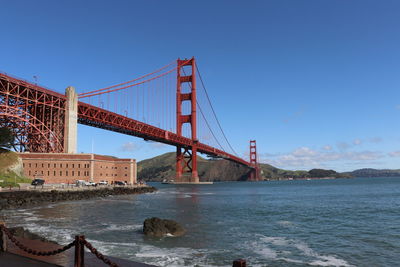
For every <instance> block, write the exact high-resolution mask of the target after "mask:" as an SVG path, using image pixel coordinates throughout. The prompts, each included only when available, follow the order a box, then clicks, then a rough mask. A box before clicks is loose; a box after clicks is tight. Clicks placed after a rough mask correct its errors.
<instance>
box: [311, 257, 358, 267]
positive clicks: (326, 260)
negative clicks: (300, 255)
mask: <svg viewBox="0 0 400 267" xmlns="http://www.w3.org/2000/svg"><path fill="white" fill-rule="evenodd" d="M319 258H320V259H319V260H316V261H312V262H309V263H308V264H309V265H314V266H353V265H350V264H349V263H348V262H346V261H345V260H342V259H338V258H336V257H334V256H319Z"/></svg>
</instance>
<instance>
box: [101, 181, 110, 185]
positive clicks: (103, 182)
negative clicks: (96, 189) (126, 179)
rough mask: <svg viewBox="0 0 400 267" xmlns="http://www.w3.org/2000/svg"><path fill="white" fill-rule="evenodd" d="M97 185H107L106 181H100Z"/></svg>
mask: <svg viewBox="0 0 400 267" xmlns="http://www.w3.org/2000/svg"><path fill="white" fill-rule="evenodd" d="M99 185H108V181H103V180H101V181H100V182H99Z"/></svg>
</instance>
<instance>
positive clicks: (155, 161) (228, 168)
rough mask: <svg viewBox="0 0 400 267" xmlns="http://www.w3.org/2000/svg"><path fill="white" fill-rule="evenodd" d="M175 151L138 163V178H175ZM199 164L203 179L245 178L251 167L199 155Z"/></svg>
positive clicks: (234, 179) (228, 179)
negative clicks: (208, 158)
mask: <svg viewBox="0 0 400 267" xmlns="http://www.w3.org/2000/svg"><path fill="white" fill-rule="evenodd" d="M175 155H176V154H175V153H174V152H170V153H166V154H163V155H160V156H157V157H154V158H151V159H146V160H143V161H140V162H139V163H138V178H139V179H143V180H145V181H162V180H163V179H174V177H175V164H176V163H175V157H176V156H175ZM197 166H198V172H199V177H200V180H201V181H232V180H233V181H237V180H245V179H246V177H247V173H248V172H249V169H248V168H247V167H244V166H242V165H240V164H237V163H233V162H230V161H227V160H207V159H204V158H202V157H200V156H198V157H197Z"/></svg>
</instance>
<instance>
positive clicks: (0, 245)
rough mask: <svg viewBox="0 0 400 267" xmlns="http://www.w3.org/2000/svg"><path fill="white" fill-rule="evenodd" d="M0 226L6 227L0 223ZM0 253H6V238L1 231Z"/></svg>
mask: <svg viewBox="0 0 400 267" xmlns="http://www.w3.org/2000/svg"><path fill="white" fill-rule="evenodd" d="M0 225H2V226H6V224H5V223H4V222H0ZM0 251H1V252H5V251H7V237H6V233H4V231H3V230H1V231H0Z"/></svg>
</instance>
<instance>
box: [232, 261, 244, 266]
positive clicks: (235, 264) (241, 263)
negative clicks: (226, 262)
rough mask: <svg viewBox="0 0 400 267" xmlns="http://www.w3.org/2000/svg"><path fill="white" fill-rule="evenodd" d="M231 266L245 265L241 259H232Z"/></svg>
mask: <svg viewBox="0 0 400 267" xmlns="http://www.w3.org/2000/svg"><path fill="white" fill-rule="evenodd" d="M232 267H246V261H245V260H243V259H238V260H234V261H233V264H232Z"/></svg>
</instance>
